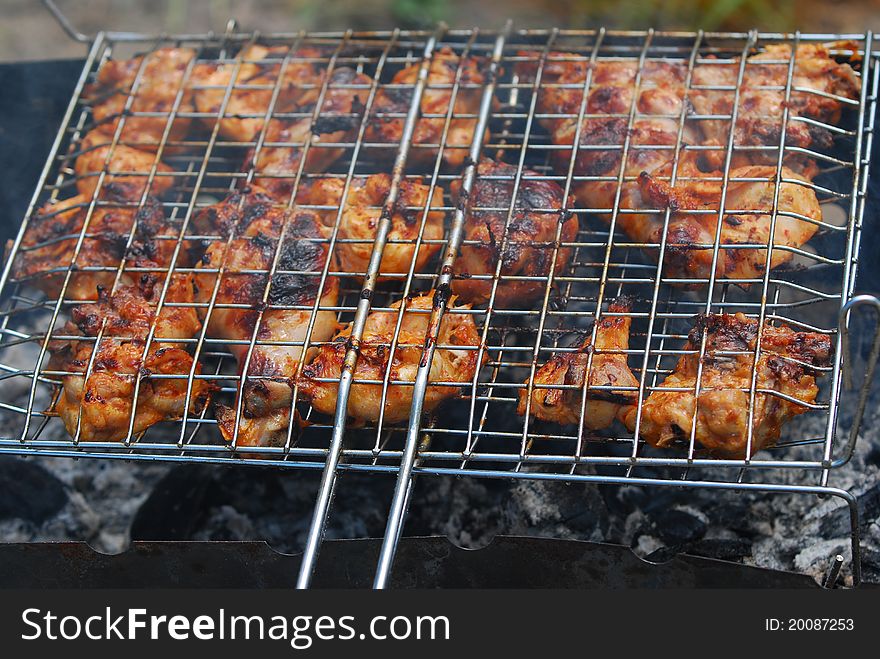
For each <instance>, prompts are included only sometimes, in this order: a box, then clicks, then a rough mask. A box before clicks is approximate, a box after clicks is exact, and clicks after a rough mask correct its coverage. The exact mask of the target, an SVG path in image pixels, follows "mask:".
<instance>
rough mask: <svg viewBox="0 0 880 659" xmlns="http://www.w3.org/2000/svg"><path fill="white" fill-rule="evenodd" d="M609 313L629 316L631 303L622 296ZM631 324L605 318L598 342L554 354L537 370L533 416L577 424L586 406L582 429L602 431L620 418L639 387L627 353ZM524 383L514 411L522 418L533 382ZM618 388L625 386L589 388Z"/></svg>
mask: <svg viewBox="0 0 880 659" xmlns="http://www.w3.org/2000/svg"><path fill="white" fill-rule="evenodd" d="M608 311H609V312H611V313H614V314H626V313H628V312H629V311H630V304H629V301H628V300H626V299H625V298H619V299H617V300H615V301H614V302H612V303H611V304H610V305H609V306H608ZM631 322H632V319H631V318H630V317H629V316H626V315H619V316H618V315H615V316H603V317H602V319H601V320H600V321H599V325H598V327H597V328H596V340H595V342H592V337H591V336H587V337H586V338H585V339H584V341H583V342H582V343H581V344H580V345H579V346H578V348H577V351H576V352H561V353H558V354H555V355H553V357H551V358H550V360H549V361H548V362H547V363H546V364H544V365H543V366H542V367H541V368H539V369H538V370H537V371H536V372H535V378H534V382H533V384H534V387H533V388H532V393H531V404H530V405H529V410H528V412H529V415H530V416H534V417H537V418H538V419H541V420H542V421H555V422H556V423H561V424H579V423H581V407H582V405H583V427H584V428H588V429H590V430H600V429H602V428H607V427H608V426H610V425H611V424H612V423H613V422H614V419H615V418H620V419H621V420H622V417H623V413H625V412H626V411H627V409H628V407H629V406H631V405H633V403H634V401H635V400H636V398H637V395H638V393H637V390H638V386H639V381H638V380H637V379H636V377H635V376H634V375H633V373H632V371H631V370H630V368H629V365H628V364H627V355H626V353H625V352H623V351H625V350H627V349H628V348H629V328H630V324H631ZM591 355H592V361H591ZM588 372H589V384H588V385H587V402H586V404H585V405H584V404H583V397H584V384H585V382H586V381H587V373H588ZM523 384H524V385H525V388H523V389H522V390H521V391H520V394H519V405H518V406H517V410H516V412H517V414H519V415H521V416H522V415H525V414H526V404H527V403H528V401H529V393H528V388H527V387H528V384H529V381H528V380H526V381H525V382H524V383H523ZM562 386H574V387H577V389H568V388H561V387H562ZM618 386H619V387H621V390H617V389H610V390H609V389H602V390H599V391H595V390H594V391H591V390H590V389H591V388H592V387H618Z"/></svg>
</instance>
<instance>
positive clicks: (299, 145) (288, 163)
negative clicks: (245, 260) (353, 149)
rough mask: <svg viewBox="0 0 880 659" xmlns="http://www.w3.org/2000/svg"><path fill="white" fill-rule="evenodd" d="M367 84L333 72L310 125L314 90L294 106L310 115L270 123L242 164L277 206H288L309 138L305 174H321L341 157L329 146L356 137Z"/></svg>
mask: <svg viewBox="0 0 880 659" xmlns="http://www.w3.org/2000/svg"><path fill="white" fill-rule="evenodd" d="M319 82H320V81H319ZM370 84H371V80H370V78H369V77H367V76H365V75H363V74H359V73H357V72H355V71H354V70H353V69H347V68H342V69H336V70H335V71H333V74H332V75H331V76H330V82H329V84H328V86H327V90H326V93H325V94H324V100H323V102H322V103H321V110H320V116H319V117H318V119H317V120H316V121H312V113H313V111H314V107H315V105H316V104H317V102H318V92H319V90H318V89H314V90H312V91H311V92H309V93H307V94H305V95H304V97H303V98H301V99H300V102H299V103H298V104H297V111H298V112H303V113H306V114H307V115H308V116H305V117H303V118H300V119H270V120H269V124H268V125H267V126H266V136H265V141H264V143H263V145H262V148H261V149H260V151H259V155H257V154H256V152H255V149H251V150H250V152H249V153H248V156H247V158H246V160H245V170H249V169H250V168H253V169H254V176H255V178H254V182H255V183H256V184H257V185H258V186H260V187H261V188H263V189H264V190H266V191H267V192H268V193H269V194H271V195H272V196H274V197H275V198H276V199H278V201H280V202H282V203H287V202H288V201H289V200H290V197H291V195H292V194H293V185H294V183H295V181H296V176H297V172H299V169H300V165H301V161H302V158H303V154H304V153H305V144H306V142H307V141H308V140H309V139H310V136H311V139H310V145H309V149H308V156H307V157H306V162H305V163H304V164H302V168H303V171H304V172H306V173H319V172H323V171H324V170H326V169H327V168H328V167H329V166H330V165H332V164H333V163H334V162H335V161H336V160H337V159H338V158H339V157H340V156H341V155H342V154H343V153H344V152H345V148H344V147H336V146H333V145H334V144H338V143H342V142H350V141H351V140H352V139H353V138H354V137H355V136H356V134H357V131H358V126H359V124H360V121H361V115H362V113H363V105H364V103H365V102H366V100H367V96H368V94H369V90H370Z"/></svg>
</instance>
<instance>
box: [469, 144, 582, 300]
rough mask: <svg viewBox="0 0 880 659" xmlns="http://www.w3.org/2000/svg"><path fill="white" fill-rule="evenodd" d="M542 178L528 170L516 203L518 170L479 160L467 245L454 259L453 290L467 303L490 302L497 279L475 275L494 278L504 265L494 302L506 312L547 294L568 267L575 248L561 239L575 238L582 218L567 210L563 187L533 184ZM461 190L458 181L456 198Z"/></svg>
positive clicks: (486, 160) (548, 183) (569, 240)
mask: <svg viewBox="0 0 880 659" xmlns="http://www.w3.org/2000/svg"><path fill="white" fill-rule="evenodd" d="M537 176H539V175H538V174H537V173H536V172H533V171H531V170H525V171H524V172H523V176H522V179H521V180H520V184H519V190H518V192H517V195H516V201H515V202H513V203H511V200H512V199H513V190H514V183H515V177H516V167H514V166H513V165H507V164H505V163H498V162H495V161H493V160H488V159H484V160H482V161H481V162H480V164H479V166H478V168H477V180H476V182H475V184H474V189H473V191H472V193H471V200H470V204H469V206H468V211H467V217H466V219H465V222H466V225H465V242H464V243H463V244H462V246H461V249H460V250H459V255H458V258H457V259H456V261H455V275H456V279H455V280H454V281H453V284H452V286H453V290H454V291H455V294H456V295H458V296H460V297H461V299H462V300H464V301H466V302H472V303H477V304H478V303H481V302H485V301H486V300H488V299H489V297H490V295H491V292H492V279H491V278H478V277H474V275H478V276H479V275H489V276H490V277H494V275H495V271H496V269H497V267H498V262H499V261H500V262H501V270H500V273H499V274H500V280H499V282H498V287H497V290H496V291H495V304H496V305H497V306H499V307H506V308H520V307H524V306H528V305H530V304H531V303H533V302H534V301H535V300H536V299H537V298H539V297H540V296H541V295H542V294H543V292H544V290H545V288H546V287H547V285H548V284H547V277H548V276H549V275H550V274H551V270H552V274H553V275H559V274H560V273H562V272H563V271H564V270H565V269H566V268H567V267H568V262H569V260H570V259H571V253H572V249H571V248H570V247H561V246H560V245H559V243H558V242H557V240H559V241H561V242H562V243H570V242H571V241H573V240H574V239H575V237H576V236H577V231H578V220H577V216H576V215H573V214H570V213H565V212H564V210H563V209H564V207H565V206H567V204H566V203H565V200H564V199H563V198H562V197H563V191H562V188H560V187H559V186H558V185H557V184H556V183H555V182H553V181H540V180H530V177H537ZM459 192H460V184H459V183H458V182H456V183H453V185H452V194H453V196H455V197H456V198H458V196H459ZM511 205H512V206H513V208H512V210H511ZM508 215H509V221H508ZM560 225H561V226H560ZM557 232H558V234H559V238H558V239H557ZM554 256H555V259H556V260H555V263H554V261H553V259H554ZM517 277H533V278H534V279H517Z"/></svg>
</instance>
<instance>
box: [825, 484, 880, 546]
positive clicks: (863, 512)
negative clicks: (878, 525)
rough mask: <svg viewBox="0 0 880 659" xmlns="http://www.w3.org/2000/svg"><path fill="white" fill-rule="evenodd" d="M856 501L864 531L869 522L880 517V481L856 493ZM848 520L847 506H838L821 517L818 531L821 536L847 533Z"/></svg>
mask: <svg viewBox="0 0 880 659" xmlns="http://www.w3.org/2000/svg"><path fill="white" fill-rule="evenodd" d="M856 501H857V502H858V507H859V521H860V522H861V527H862V528H861V530H862V532H863V533H864V532H865V531H866V530H867V529H868V527H870V526H871V524H873V523H874V522H876V521H877V520H878V519H880V483H878V484H877V485H874V486H873V487H871V488H870V489H868V490H865V491H864V492H863V493H861V494H859V495H857V497H856ZM849 520H850V515H849V507H848V506H840V507H838V508H837V509H836V510H834V512H832V513H831V514H829V515H826V516H825V517H824V518H823V519H822V522H821V523H820V525H819V532H820V534H821V535H822V537H823V538H834V537H837V536H840V535H843V534H845V533H849V528H850V526H849V525H850V521H849Z"/></svg>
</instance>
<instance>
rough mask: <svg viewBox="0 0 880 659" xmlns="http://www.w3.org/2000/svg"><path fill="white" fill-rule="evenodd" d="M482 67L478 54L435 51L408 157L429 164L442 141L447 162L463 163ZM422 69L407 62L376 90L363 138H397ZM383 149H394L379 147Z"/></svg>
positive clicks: (387, 140)
mask: <svg viewBox="0 0 880 659" xmlns="http://www.w3.org/2000/svg"><path fill="white" fill-rule="evenodd" d="M480 66H481V62H480V60H479V59H476V58H472V57H468V58H464V59H462V58H460V57H458V56H457V55H456V54H455V53H453V52H452V50H451V49H449V48H443V49H442V50H440V51H439V52H437V53H435V55H434V57H433V58H432V60H431V64H430V68H429V70H428V80H427V87H426V88H425V91H424V94H423V95H422V103H421V118H420V119H419V120H418V122H417V123H416V126H415V132H414V133H413V139H412V149H410V152H409V162H411V163H419V164H422V165H432V164H433V163H434V162H435V160H436V158H437V151H438V149H439V148H440V146H441V145H443V147H444V148H443V162H444V163H445V164H447V165H449V166H450V167H460V166H461V165H462V164H463V163H464V160H465V158H467V155H468V149H469V148H470V146H471V142H473V139H474V131H476V129H477V117H476V115H477V112H478V110H479V106H480V97H481V96H482V86H483V84H484V83H485V76H484V75H483V72H482V71H481V70H480ZM459 67H460V68H461V76H460V78H459V87H458V93H457V94H456V95H455V100H454V101H453V86H454V84H455V80H456V75H457V73H456V72H457V70H458V69H459ZM420 68H421V65H420V64H413V65H412V66H408V67H407V68H405V69H403V70H401V71H399V72H398V73H397V74H395V76H394V78H393V79H392V80H391V84H390V85H386V86H383V87H382V88H381V89H380V90H379V92H378V93H377V95H376V99H375V101H374V102H373V111H372V113H371V117H370V122H369V124H368V125H367V134H366V141H367V142H379V143H384V144H399V143H400V140H401V137H402V136H403V126H404V123H405V122H406V114H407V112H408V111H409V106H410V103H412V98H413V93H414V88H415V84H416V82H417V81H418V77H419V69H420ZM450 104H453V108H452V113H453V116H452V118H451V120H450V122H449V130H448V132H447V134H446V140H445V142H444V140H443V131H444V127H445V126H446V116H447V114H448V113H449V108H450ZM381 153H383V154H387V153H392V152H391V151H389V150H387V149H383V150H382V152H381ZM386 157H387V155H386Z"/></svg>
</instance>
